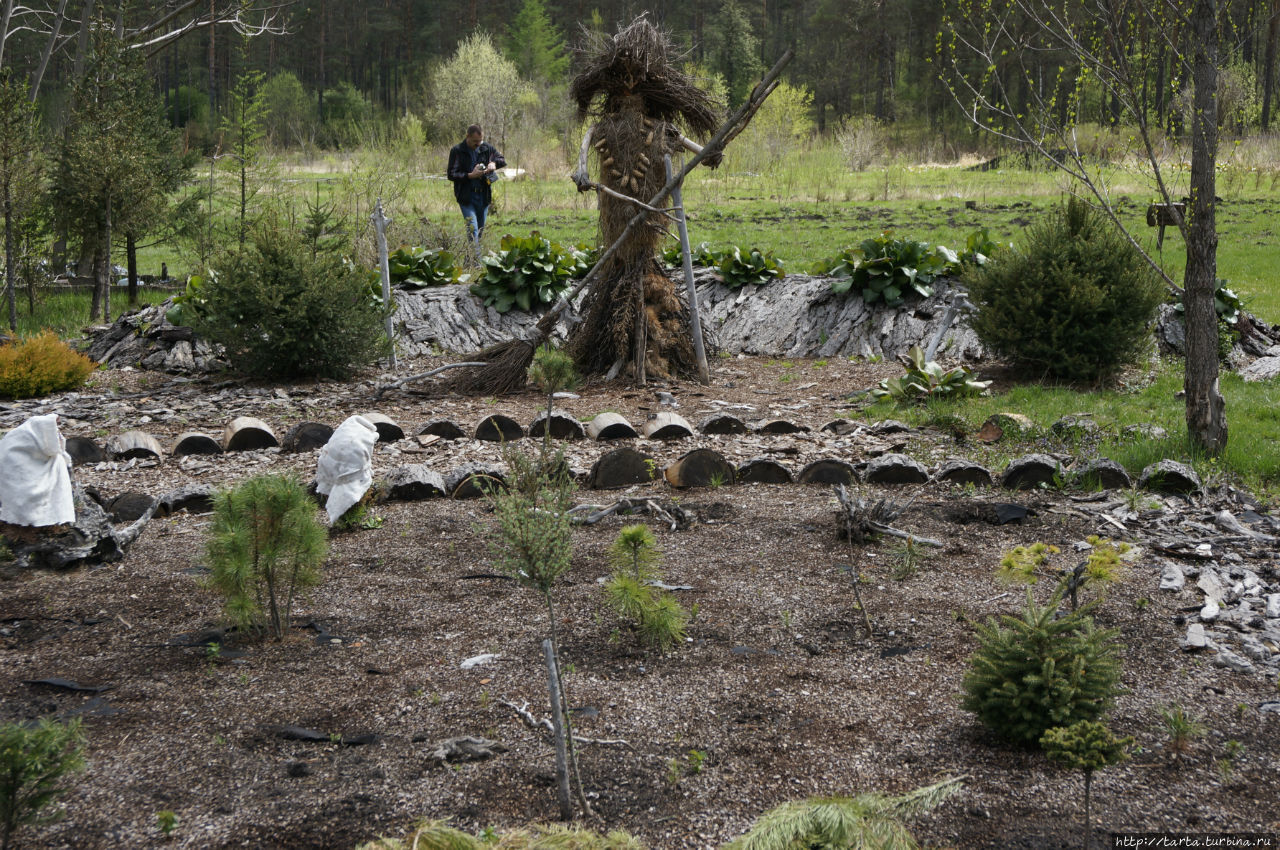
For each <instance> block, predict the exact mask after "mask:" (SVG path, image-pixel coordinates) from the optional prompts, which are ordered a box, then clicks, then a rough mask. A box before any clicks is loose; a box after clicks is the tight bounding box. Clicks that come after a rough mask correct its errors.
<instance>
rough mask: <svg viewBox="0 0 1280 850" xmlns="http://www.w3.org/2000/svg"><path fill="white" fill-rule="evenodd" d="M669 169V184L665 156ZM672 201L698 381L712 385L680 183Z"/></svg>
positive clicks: (672, 195) (675, 189)
mask: <svg viewBox="0 0 1280 850" xmlns="http://www.w3.org/2000/svg"><path fill="white" fill-rule="evenodd" d="M662 160H663V162H664V163H665V164H666V167H667V182H668V183H670V182H671V179H672V177H673V174H672V170H671V157H670V156H669V155H663V157H662ZM671 201H672V203H674V204H675V209H676V226H677V227H678V228H679V230H680V252H681V254H683V255H684V285H685V288H686V289H687V290H688V292H689V329H690V331H691V332H692V333H693V353H694V355H695V356H696V357H697V358H698V380H699V381H700V382H702V383H704V384H709V383H711V367H710V366H709V365H708V364H707V349H706V347H705V346H704V345H703V343H702V319H701V318H699V316H698V292H697V290H696V289H695V288H694V286H693V257H692V256H691V254H690V251H689V228H688V226H687V225H686V223H685V215H684V199H683V198H682V197H681V192H680V181H677V182H676V185H675V188H674V189H672V190H671Z"/></svg>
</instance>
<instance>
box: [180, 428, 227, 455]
mask: <svg viewBox="0 0 1280 850" xmlns="http://www.w3.org/2000/svg"><path fill="white" fill-rule="evenodd" d="M172 454H173V456H174V457H183V456H184V455H220V454H222V446H220V445H218V441H217V440H215V439H214V438H213V437H210V436H209V435H208V434H201V433H200V432H199V431H184V432H182V433H181V434H179V435H178V438H177V439H176V440H174V441H173V451H172Z"/></svg>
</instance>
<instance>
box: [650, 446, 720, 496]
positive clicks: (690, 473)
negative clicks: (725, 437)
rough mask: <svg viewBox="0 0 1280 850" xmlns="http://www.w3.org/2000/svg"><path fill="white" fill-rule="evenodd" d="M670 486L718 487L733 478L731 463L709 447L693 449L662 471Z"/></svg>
mask: <svg viewBox="0 0 1280 850" xmlns="http://www.w3.org/2000/svg"><path fill="white" fill-rule="evenodd" d="M663 474H664V476H665V477H666V479H667V483H669V484H670V485H671V486H672V487H679V488H685V487H719V486H721V485H722V484H732V483H734V480H735V474H736V473H735V470H734V468H733V464H731V463H729V461H727V460H725V457H724V455H722V454H720V453H719V452H717V451H712V450H711V449H694V450H693V451H691V452H689V453H687V454H685V455H684V456H682V457H681V458H680V459H679V460H677V461H676V462H675V463H673V464H671V465H670V466H668V467H667V468H666V470H665V471H664V473H663Z"/></svg>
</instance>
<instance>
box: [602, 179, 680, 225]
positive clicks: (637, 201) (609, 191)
mask: <svg viewBox="0 0 1280 850" xmlns="http://www.w3.org/2000/svg"><path fill="white" fill-rule="evenodd" d="M580 185H582V186H586V187H587V188H588V189H595V190H596V191H597V192H604V193H605V194H606V195H610V196H612V197H614V198H617V199H618V200H619V201H626V202H628V203H632V204H635V205H636V206H638V207H640V208H641V209H643V210H646V211H648V212H651V213H656V214H658V215H660V216H663V217H665V218H669V219H672V220H673V221H674V220H675V218H674V216H672V215H671V211H670V210H669V209H665V210H664V209H659V208H658V207H651V206H649V205H648V204H646V203H645V202H644V201H642V200H640V199H639V198H636V197H632V196H631V195H628V194H627V193H625V192H619V191H617V190H616V189H610V188H609V187H608V186H605V185H604V184H603V183H597V182H595V181H594V180H587V181H586V182H585V183H582V184H580Z"/></svg>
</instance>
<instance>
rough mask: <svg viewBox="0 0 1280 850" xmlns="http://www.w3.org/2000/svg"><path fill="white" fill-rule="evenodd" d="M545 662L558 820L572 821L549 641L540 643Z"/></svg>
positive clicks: (561, 718)
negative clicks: (554, 750) (553, 737)
mask: <svg viewBox="0 0 1280 850" xmlns="http://www.w3.org/2000/svg"><path fill="white" fill-rule="evenodd" d="M542 654H543V656H544V657H545V658H546V660H547V691H548V692H549V693H550V694H551V730H552V734H553V735H555V739H556V782H557V785H556V797H557V798H558V800H559V803H560V819H561V820H573V803H572V802H570V800H569V756H568V751H567V750H566V749H565V740H564V708H563V707H562V706H561V705H560V671H559V670H557V669H556V653H555V650H554V649H553V648H552V646H551V639H550V638H548V639H546V640H544V641H543V642H542Z"/></svg>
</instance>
